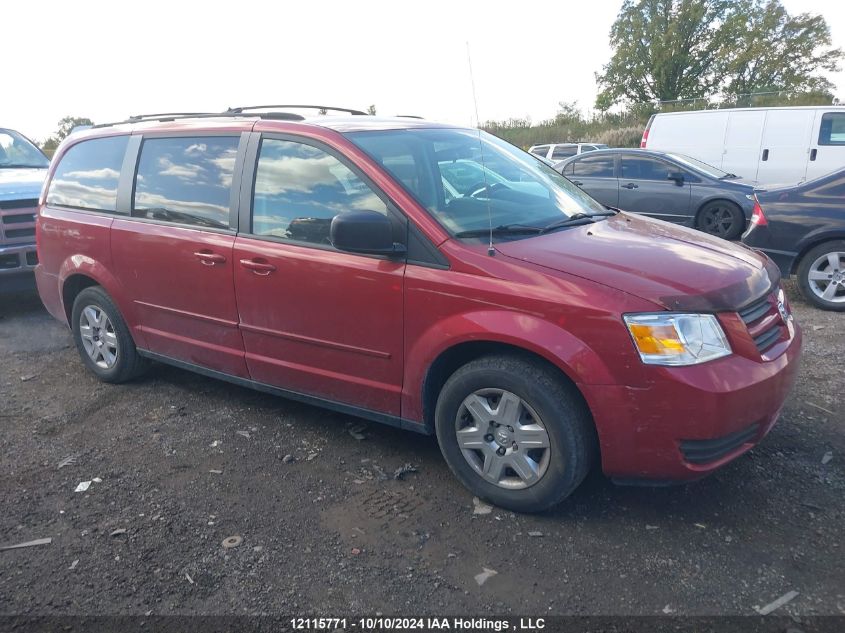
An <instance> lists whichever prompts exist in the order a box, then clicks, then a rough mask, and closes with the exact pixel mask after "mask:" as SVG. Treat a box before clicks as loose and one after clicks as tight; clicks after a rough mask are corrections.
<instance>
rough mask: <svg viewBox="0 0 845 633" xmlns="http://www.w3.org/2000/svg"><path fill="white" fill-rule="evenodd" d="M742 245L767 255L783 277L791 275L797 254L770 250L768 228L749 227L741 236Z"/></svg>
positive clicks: (770, 241) (770, 239)
mask: <svg viewBox="0 0 845 633" xmlns="http://www.w3.org/2000/svg"><path fill="white" fill-rule="evenodd" d="M742 243H743V244H745V245H746V246H750V247H751V248H753V249H755V250H758V251H761V252H763V253H765V254H766V255H768V256H769V258H770V259H771V260H772V261H773V262H774V263H775V264H777V267H778V268H780V272H781V274H782V275H783V276H784V277H789V275H791V274H792V268H793V266H794V265H795V258H796V257H797V256H798V253H796V252H793V251H784V250H778V249H775V248H772V236H771V232H770V231H769V227H768V226H753V225H752V226H749V227H748V230H747V231H746V232H745V233H743V235H742Z"/></svg>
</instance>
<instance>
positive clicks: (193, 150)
mask: <svg viewBox="0 0 845 633" xmlns="http://www.w3.org/2000/svg"><path fill="white" fill-rule="evenodd" d="M237 155H238V137H236V136H204V137H179V138H147V139H144V142H143V144H142V146H141V157H140V158H139V159H138V171H137V175H136V177H135V196H134V203H133V206H132V215H133V216H135V217H140V218H147V219H150V220H160V221H164V222H174V223H176V224H189V225H194V226H202V227H207V228H216V229H228V228H229V194H230V190H231V187H232V174H233V173H234V169H235V159H236V158H237Z"/></svg>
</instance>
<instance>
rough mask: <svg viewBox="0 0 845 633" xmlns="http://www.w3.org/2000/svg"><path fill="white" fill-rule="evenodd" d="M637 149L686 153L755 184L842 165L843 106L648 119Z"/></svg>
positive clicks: (798, 177) (681, 114)
mask: <svg viewBox="0 0 845 633" xmlns="http://www.w3.org/2000/svg"><path fill="white" fill-rule="evenodd" d="M640 147H647V148H648V149H653V150H661V151H667V152H676V153H679V154H687V155H689V156H692V157H694V158H697V159H699V160H701V161H704V162H705V163H709V164H711V165H714V166H716V167H720V168H721V169H723V170H724V171H727V172H729V173H733V174H736V175H737V176H739V177H740V178H743V179H745V180H747V181H749V182H753V183H756V184H758V185H760V186H763V185H774V184H795V183H798V182H801V181H803V180H810V179H813V178H816V177H818V176H823V175H825V174H828V173H830V172H832V171H834V170H836V169H841V168H842V167H845V107H843V106H818V107H817V106H810V107H799V108H738V109H730V110H728V109H726V110H699V111H694V112H666V113H661V114H656V115H654V116H652V117H651V119H650V120H649V122H648V126H647V127H646V129H645V132H643V139H642V142H641V143H640Z"/></svg>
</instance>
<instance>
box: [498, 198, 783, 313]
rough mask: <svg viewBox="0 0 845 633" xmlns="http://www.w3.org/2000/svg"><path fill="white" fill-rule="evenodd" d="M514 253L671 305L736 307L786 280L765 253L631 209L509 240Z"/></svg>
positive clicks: (506, 251)
mask: <svg viewBox="0 0 845 633" xmlns="http://www.w3.org/2000/svg"><path fill="white" fill-rule="evenodd" d="M496 249H497V250H498V251H499V252H501V253H502V254H503V255H505V256H507V257H511V258H514V259H518V260H521V261H525V262H530V263H533V264H536V265H538V266H543V267H546V268H549V269H552V270H556V271H560V272H564V273H568V274H571V275H577V276H579V277H583V278H585V279H590V280H593V281H596V282H599V283H601V284H604V285H606V286H610V287H612V288H616V289H618V290H622V291H624V292H627V293H629V294H632V295H635V296H637V297H640V298H641V299H645V300H647V301H651V302H652V303H655V304H658V305H660V306H662V307H664V308H666V309H668V310H695V311H703V312H718V311H725V310H736V309H738V308H740V307H742V306H744V305H745V304H747V303H749V302H751V301H752V300H754V299H757V298H758V297H760V296H762V295H764V294H765V293H766V292H768V291H769V290H770V289H771V288H772V286H773V285H774V284H776V283H778V281H779V280H780V273H779V272H778V269H777V267H776V266H775V265H774V264H773V263H772V262H771V261H770V260H769V259H768V258H767V257H765V256H764V255H760V254H758V253H756V252H754V251H752V250H750V249H748V248H746V247H744V246H741V245H736V244H733V243H731V242H727V241H725V240H722V239H720V238H717V237H711V236H709V235H707V234H705V233H701V232H699V231H694V230H692V229H687V228H684V227H680V226H676V225H673V224H670V223H668V222H663V221H661V220H653V219H649V218H644V217H641V216H636V215H629V214H627V213H619V214H617V215H615V216H612V217H609V218H607V219H606V220H599V221H597V222H595V223H593V224H588V225H582V226H575V227H571V228H569V229H562V230H560V231H557V232H554V233H549V234H548V235H542V236H537V237H532V238H526V239H522V240H515V241H512V242H504V243H499V244H497V245H496Z"/></svg>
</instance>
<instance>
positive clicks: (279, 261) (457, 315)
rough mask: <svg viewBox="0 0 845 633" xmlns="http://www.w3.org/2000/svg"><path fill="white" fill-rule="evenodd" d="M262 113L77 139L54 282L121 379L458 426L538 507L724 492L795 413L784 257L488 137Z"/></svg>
mask: <svg viewBox="0 0 845 633" xmlns="http://www.w3.org/2000/svg"><path fill="white" fill-rule="evenodd" d="M274 108H282V107H281V106H274ZM265 109H266V108H265ZM248 112H249V111H248V110H247V109H236V110H231V111H228V112H226V113H223V114H221V115H216V116H211V115H206V116H187V115H186V116H160V115H155V116H149V117H138V118H135V119H131V120H130V121H128V122H125V123H120V124H114V125H108V126H99V127H96V128H94V129H91V130H87V131H85V132H81V133H77V134H73V135H71V136H70V137H69V138H68V139H67V140H65V142H64V143H63V144H62V146H61V147H60V148H59V150H58V152H57V154H56V157H55V159H54V161H53V164H52V167H51V169H50V174H49V182H48V186H46V187H45V189H44V193H43V194H42V199H41V200H40V201H39V212H38V220H37V240H38V255H39V262H40V263H39V265H38V267H37V269H36V279H37V283H38V289H39V292H40V295H41V298H42V300H43V301H44V304H45V305H46V306H47V308H48V310H49V311H50V312H51V314H53V316H55V317H56V318H57V319H59V320H60V321H62V322H65V323H67V324H68V325H69V326H70V329H71V330H72V333H73V337H74V340H75V343H76V346H77V348H78V350H79V354H80V356H81V358H82V362H83V363H84V364H85V365H86V367H87V368H88V369H89V370H90V371H92V372H93V373H94V374H95V375H96V376H97V377H98V378H100V379H101V380H104V381H107V382H122V381H126V380H129V379H131V378H133V377H136V376H138V375H139V374H140V373H141V372H142V371H143V369H144V367H145V365H146V364H147V363H148V361H150V360H154V361H160V362H165V363H170V364H173V365H176V366H178V367H182V368H185V369H189V370H193V371H196V372H199V373H202V374H205V375H207V376H212V377H216V378H220V379H223V380H228V381H231V382H234V383H237V384H240V385H245V386H250V387H254V388H257V389H261V390H263V391H267V392H270V393H274V394H279V395H281V396H285V397H289V398H294V399H298V400H303V401H305V402H309V403H314V404H318V405H323V406H327V407H331V408H333V409H336V410H339V411H342V412H346V413H349V414H352V415H356V416H361V417H364V418H369V419H371V420H376V421H379V422H384V423H387V424H392V425H395V426H398V427H401V428H403V429H409V430H413V431H418V432H420V433H427V434H436V436H437V440H438V442H439V445H440V448H441V449H442V452H443V455H444V458H445V460H446V462H447V463H448V465H449V467H450V468H451V470H452V471H453V472H454V474H455V475H456V476H457V478H458V479H459V480H460V481H461V482H462V483H463V484H464V485H465V486H466V487H467V488H469V489H470V490H471V491H472V492H473V493H475V494H477V495H478V496H480V497H482V498H486V499H488V500H490V501H492V502H494V503H496V504H498V505H500V506H503V507H506V508H510V509H513V510H518V511H537V510H542V509H544V508H548V507H549V506H552V505H554V504H556V503H557V502H559V501H561V500H562V499H563V498H565V497H566V496H567V495H568V494H570V493H571V492H572V491H573V490H574V489H575V488H576V487H577V486H578V484H579V483H580V482H581V481H582V479H583V478H584V477H585V475H586V474H587V472H588V470H589V469H590V467H591V465H592V464H593V462H594V461H595V460H600V462H601V466H602V469H603V470H604V472H605V473H606V474H607V475H608V476H610V477H612V478H614V479H615V480H621V481H627V482H658V483H667V482H677V481H684V480H692V479H696V478H699V477H702V476H704V475H706V474H707V473H709V472H711V471H713V470H714V469H716V468H718V467H720V466H722V465H724V464H725V463H727V462H729V461H731V460H732V459H734V458H736V457H737V456H739V455H740V454H742V453H743V452H745V451H747V450H748V449H749V448H751V447H752V446H753V445H754V444H755V443H757V442H759V441H760V440H761V439H762V438H763V437H764V436H765V435H766V433H767V432H768V431H769V430H770V429H771V428H772V425H773V424H774V423H775V420H776V419H777V417H778V414H779V412H780V410H781V407H782V405H783V402H784V399H785V397H786V395H787V392H788V391H789V389H790V387H791V385H792V383H793V381H794V379H795V375H796V372H797V369H798V361H799V354H800V349H801V333H800V329H799V327H798V325H797V324H796V322H795V321H794V320H793V318H792V315H791V314H790V309H789V305H788V304H787V301H786V299H785V297H784V293H783V290H782V289H781V287H780V280H779V273H778V269H777V267H776V266H774V265H773V264H772V263H771V262H770V261H769V260H768V259H767V258H766V257H765V256H764V255H760V254H757V253H755V252H753V251H751V250H749V249H747V248H745V247H742V246H738V245H733V244H730V243H727V242H724V241H722V240H720V239H718V238H711V237H708V236H706V235H702V234H700V233H697V232H694V231H692V230H689V229H685V228H681V227H678V226H674V225H671V224H668V223H665V222H662V221H659V220H652V219H648V218H644V217H641V216H638V215H629V214H627V213H622V212H617V211H616V210H612V209H608V208H606V207H603V206H601V205H599V204H598V203H597V202H595V201H594V200H593V199H591V198H590V197H588V196H587V195H586V194H585V193H583V192H582V191H581V190H579V189H578V188H577V187H575V186H573V185H571V184H570V183H569V182H568V181H567V180H566V179H564V178H563V177H562V176H561V175H560V174H558V173H557V172H555V171H554V170H552V169H550V168H548V167H546V166H545V165H543V164H541V163H540V162H538V161H537V160H536V159H534V158H533V157H531V156H530V155H529V154H526V153H524V152H522V151H521V150H518V149H516V148H514V147H513V146H511V145H509V144H507V143H505V142H503V141H501V140H499V139H497V138H495V137H493V136H490V135H488V134H485V133H483V132H479V131H478V130H469V129H460V128H455V127H451V126H446V125H438V124H435V123H431V122H426V121H422V120H418V119H410V118H396V119H382V118H376V117H372V116H362V114H363V113H356V112H355V111H351V113H350V115H348V116H346V115H344V116H321V117H316V118H310V119H309V118H304V117H302V116H301V115H298V114H293V113H291V112H290V111H278V110H276V111H272V112H263V113H258V114H252V115H249V114H248Z"/></svg>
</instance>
